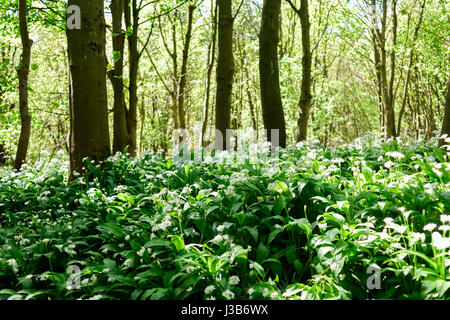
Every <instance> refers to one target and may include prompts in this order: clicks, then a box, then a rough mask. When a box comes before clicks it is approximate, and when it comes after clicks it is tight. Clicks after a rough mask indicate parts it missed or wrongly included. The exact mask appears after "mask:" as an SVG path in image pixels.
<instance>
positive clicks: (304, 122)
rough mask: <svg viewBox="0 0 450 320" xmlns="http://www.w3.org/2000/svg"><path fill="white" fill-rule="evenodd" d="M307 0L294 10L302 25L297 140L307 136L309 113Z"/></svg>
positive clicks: (309, 60) (309, 50) (309, 71)
mask: <svg viewBox="0 0 450 320" xmlns="http://www.w3.org/2000/svg"><path fill="white" fill-rule="evenodd" d="M308 6H309V5H308V0H301V6H300V9H299V10H297V11H296V13H297V15H298V16H299V17H300V23H301V26H302V50H303V58H302V89H301V90H302V92H301V96H300V102H299V117H298V123H297V130H298V131H297V142H299V141H304V140H306V139H307V136H308V121H309V115H310V113H311V100H312V94H311V72H312V54H311V36H310V29H311V23H310V21H309V7H308Z"/></svg>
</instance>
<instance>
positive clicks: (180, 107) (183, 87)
mask: <svg viewBox="0 0 450 320" xmlns="http://www.w3.org/2000/svg"><path fill="white" fill-rule="evenodd" d="M188 10H189V12H188V22H187V30H186V37H185V42H184V48H183V60H182V63H181V74H180V84H179V85H178V88H179V90H178V121H179V126H180V128H181V129H185V128H186V115H185V110H184V98H185V93H186V84H187V81H186V78H187V68H188V59H189V47H190V44H191V37H192V22H193V21H192V20H193V15H194V10H195V5H194V4H193V3H190V4H189V8H188Z"/></svg>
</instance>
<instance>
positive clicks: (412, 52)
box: [397, 0, 427, 135]
mask: <svg viewBox="0 0 450 320" xmlns="http://www.w3.org/2000/svg"><path fill="white" fill-rule="evenodd" d="M426 3H427V1H426V0H424V1H423V3H422V4H421V7H420V15H419V22H418V23H417V26H416V28H415V30H414V35H413V40H412V44H411V46H412V48H411V53H410V56H409V64H408V71H407V74H406V80H405V87H404V90H403V98H402V107H401V109H400V112H399V115H398V123H397V134H398V135H399V134H400V131H401V127H402V119H403V114H404V113H405V108H406V100H407V97H408V89H409V83H410V81H411V69H412V66H413V62H414V50H415V46H416V41H417V38H418V36H419V30H420V28H421V26H422V21H423V13H424V10H425V5H426Z"/></svg>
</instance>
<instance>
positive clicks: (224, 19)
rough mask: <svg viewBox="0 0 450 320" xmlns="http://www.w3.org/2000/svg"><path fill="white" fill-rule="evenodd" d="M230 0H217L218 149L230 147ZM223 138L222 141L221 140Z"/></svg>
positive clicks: (232, 63)
mask: <svg viewBox="0 0 450 320" xmlns="http://www.w3.org/2000/svg"><path fill="white" fill-rule="evenodd" d="M231 2H232V1H230V0H217V3H218V8H219V29H218V34H219V38H218V39H219V43H218V48H219V53H218V55H219V56H218V60H217V75H216V77H217V94H216V130H219V131H220V132H221V133H222V137H223V139H218V137H216V149H217V150H227V149H229V141H227V140H228V139H227V134H226V132H227V129H231V95H232V90H233V75H234V58H233V20H234V19H233V16H232V11H231ZM221 140H222V141H221Z"/></svg>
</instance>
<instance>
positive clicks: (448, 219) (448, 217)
mask: <svg viewBox="0 0 450 320" xmlns="http://www.w3.org/2000/svg"><path fill="white" fill-rule="evenodd" d="M441 222H442V223H446V222H450V215H448V214H443V215H441Z"/></svg>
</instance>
